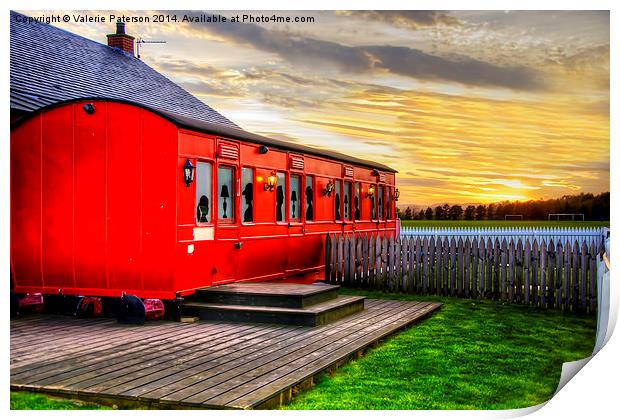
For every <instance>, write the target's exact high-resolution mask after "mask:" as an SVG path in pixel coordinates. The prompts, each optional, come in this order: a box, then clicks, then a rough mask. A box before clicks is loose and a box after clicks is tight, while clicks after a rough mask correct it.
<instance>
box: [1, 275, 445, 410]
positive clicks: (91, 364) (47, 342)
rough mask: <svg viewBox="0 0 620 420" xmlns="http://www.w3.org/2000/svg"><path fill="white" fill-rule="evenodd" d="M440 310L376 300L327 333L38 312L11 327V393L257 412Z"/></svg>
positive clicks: (313, 329) (325, 330)
mask: <svg viewBox="0 0 620 420" xmlns="http://www.w3.org/2000/svg"><path fill="white" fill-rule="evenodd" d="M276 289H277V290H276ZM274 290H276V291H278V290H284V289H283V288H280V287H279V286H274ZM438 307H439V304H434V303H432V304H431V303H428V302H407V301H386V300H375V299H368V300H367V301H366V309H365V310H364V311H362V312H360V313H357V314H354V315H351V316H348V317H346V318H343V319H341V320H338V321H336V322H334V323H331V324H328V325H323V326H320V327H300V326H284V325H274V324H244V323H225V322H217V321H213V322H211V321H208V322H198V323H195V324H180V323H167V322H161V323H147V324H146V325H144V326H126V325H119V324H117V323H116V321H115V320H110V319H74V318H70V317H63V316H55V315H52V316H50V315H31V316H27V317H24V318H17V319H15V320H11V387H12V389H26V390H31V391H41V392H48V393H55V394H61V395H66V396H69V397H71V396H73V397H76V398H82V399H93V400H97V399H102V398H104V399H105V400H106V401H115V403H118V404H119V406H133V405H135V404H138V405H143V406H149V407H160V408H183V407H185V408H254V407H258V406H261V404H264V403H265V402H269V401H272V400H273V399H274V398H276V397H277V396H278V395H280V393H283V392H285V391H286V390H288V389H291V388H292V387H294V386H297V385H298V384H300V383H302V382H303V381H306V380H307V379H308V378H311V377H312V376H314V375H316V374H317V373H318V372H320V371H322V370H325V369H327V368H329V367H331V366H334V365H337V364H339V363H341V362H342V361H344V360H347V358H349V357H351V355H355V354H358V353H359V352H360V349H363V348H365V347H367V346H369V345H371V344H373V343H376V342H377V341H378V340H380V339H381V338H383V337H385V336H386V335H389V334H391V333H393V332H394V331H396V330H398V329H401V328H403V327H405V326H407V325H410V324H412V323H413V322H415V321H416V320H418V319H422V318H423V317H425V316H427V315H428V314H430V313H431V312H433V311H434V310H436V309H437V308H438ZM76 338H77V340H76ZM132 404H133V405H132Z"/></svg>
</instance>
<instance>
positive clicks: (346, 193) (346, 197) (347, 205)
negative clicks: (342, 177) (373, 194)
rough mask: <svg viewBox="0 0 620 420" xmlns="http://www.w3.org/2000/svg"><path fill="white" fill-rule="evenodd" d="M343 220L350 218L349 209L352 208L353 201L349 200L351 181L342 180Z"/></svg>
mask: <svg viewBox="0 0 620 420" xmlns="http://www.w3.org/2000/svg"><path fill="white" fill-rule="evenodd" d="M342 207H343V210H344V220H351V209H352V208H353V203H352V202H351V182H349V181H345V182H344V206H342Z"/></svg>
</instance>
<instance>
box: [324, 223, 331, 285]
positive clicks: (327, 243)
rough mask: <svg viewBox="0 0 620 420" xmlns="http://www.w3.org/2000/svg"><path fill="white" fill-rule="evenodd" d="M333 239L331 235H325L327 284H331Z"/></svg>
mask: <svg viewBox="0 0 620 420" xmlns="http://www.w3.org/2000/svg"><path fill="white" fill-rule="evenodd" d="M330 248H331V238H330V236H329V233H327V234H326V235H325V282H326V283H331V281H330V280H331V271H332V270H331V251H330Z"/></svg>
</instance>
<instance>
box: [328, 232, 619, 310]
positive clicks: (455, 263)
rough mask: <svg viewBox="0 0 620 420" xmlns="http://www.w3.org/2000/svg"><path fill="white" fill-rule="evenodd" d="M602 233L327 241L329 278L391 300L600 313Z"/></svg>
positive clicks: (336, 236)
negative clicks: (457, 300)
mask: <svg viewBox="0 0 620 420" xmlns="http://www.w3.org/2000/svg"><path fill="white" fill-rule="evenodd" d="M455 232H456V231H455ZM601 232H602V234H601V236H598V237H597V236H594V235H593V236H588V237H586V238H585V239H583V238H578V237H575V238H572V239H567V237H566V236H562V237H560V238H559V239H557V238H555V237H552V236H546V237H545V236H543V237H529V236H526V237H515V236H508V235H506V236H494V237H490V236H483V235H473V236H464V237H460V236H458V235H455V234H454V232H453V234H452V235H445V236H440V235H437V236H433V235H426V236H412V235H401V236H400V237H394V236H393V235H382V234H377V233H373V234H370V236H369V235H368V234H366V233H361V234H357V233H346V234H341V233H337V234H327V237H326V246H325V278H326V281H328V282H329V283H333V284H343V285H348V286H352V287H364V288H370V289H378V290H384V291H389V292H400V293H416V294H435V295H445V296H458V297H465V298H480V299H491V300H498V301H502V302H507V303H514V304H524V305H528V306H535V307H541V308H549V309H557V310H562V311H566V312H573V313H595V312H596V310H597V293H598V291H597V266H598V265H600V264H597V258H598V257H599V255H602V254H603V252H604V251H605V242H604V238H606V237H607V236H608V230H601Z"/></svg>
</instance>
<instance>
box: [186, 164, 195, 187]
mask: <svg viewBox="0 0 620 420" xmlns="http://www.w3.org/2000/svg"><path fill="white" fill-rule="evenodd" d="M195 174H196V167H195V166H194V165H192V161H191V160H189V159H187V160H186V161H185V165H183V180H184V181H185V186H186V187H189V186H190V185H191V183H192V182H194V175H195Z"/></svg>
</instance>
